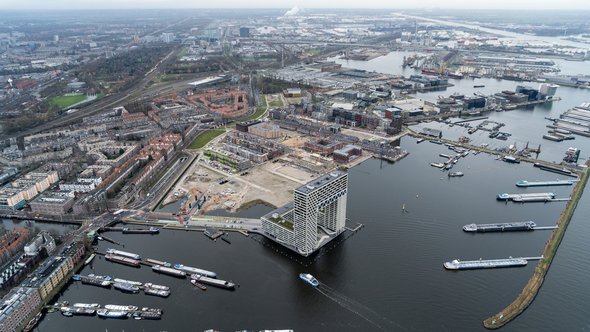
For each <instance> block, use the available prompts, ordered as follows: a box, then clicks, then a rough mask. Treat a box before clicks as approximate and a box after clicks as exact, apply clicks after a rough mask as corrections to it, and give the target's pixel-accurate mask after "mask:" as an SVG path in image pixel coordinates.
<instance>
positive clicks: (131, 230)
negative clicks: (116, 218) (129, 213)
mask: <svg viewBox="0 0 590 332" xmlns="http://www.w3.org/2000/svg"><path fill="white" fill-rule="evenodd" d="M121 232H122V233H123V234H158V233H160V229H159V228H156V227H150V228H127V227H125V228H123V230H122V231H121Z"/></svg>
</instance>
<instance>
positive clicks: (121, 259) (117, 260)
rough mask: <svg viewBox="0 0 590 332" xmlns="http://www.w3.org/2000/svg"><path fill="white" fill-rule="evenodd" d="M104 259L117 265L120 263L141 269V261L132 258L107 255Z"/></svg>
mask: <svg viewBox="0 0 590 332" xmlns="http://www.w3.org/2000/svg"><path fill="white" fill-rule="evenodd" d="M104 258H105V259H106V260H108V261H111V262H115V263H119V264H123V265H128V266H133V267H139V260H137V259H132V258H128V257H124V256H119V255H113V254H107V255H106V256H104Z"/></svg>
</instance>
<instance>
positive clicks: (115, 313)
mask: <svg viewBox="0 0 590 332" xmlns="http://www.w3.org/2000/svg"><path fill="white" fill-rule="evenodd" d="M96 314H97V315H98V317H103V318H127V317H129V313H127V311H119V310H110V309H98V310H96Z"/></svg>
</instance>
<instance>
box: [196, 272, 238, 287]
mask: <svg viewBox="0 0 590 332" xmlns="http://www.w3.org/2000/svg"><path fill="white" fill-rule="evenodd" d="M191 279H192V280H195V281H197V282H199V283H202V284H206V285H211V286H215V287H219V288H225V289H230V290H234V289H235V287H236V284H234V283H233V282H230V281H225V280H220V279H213V278H208V277H203V276H200V275H198V274H193V275H191Z"/></svg>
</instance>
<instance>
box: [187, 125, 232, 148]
mask: <svg viewBox="0 0 590 332" xmlns="http://www.w3.org/2000/svg"><path fill="white" fill-rule="evenodd" d="M223 133H225V129H209V130H207V131H205V132H203V133H201V134H199V136H197V138H195V140H194V141H193V142H192V143H191V145H190V148H191V149H200V148H202V147H204V146H205V145H207V143H209V142H211V141H212V140H213V139H214V138H215V137H217V136H219V135H221V134H223Z"/></svg>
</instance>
